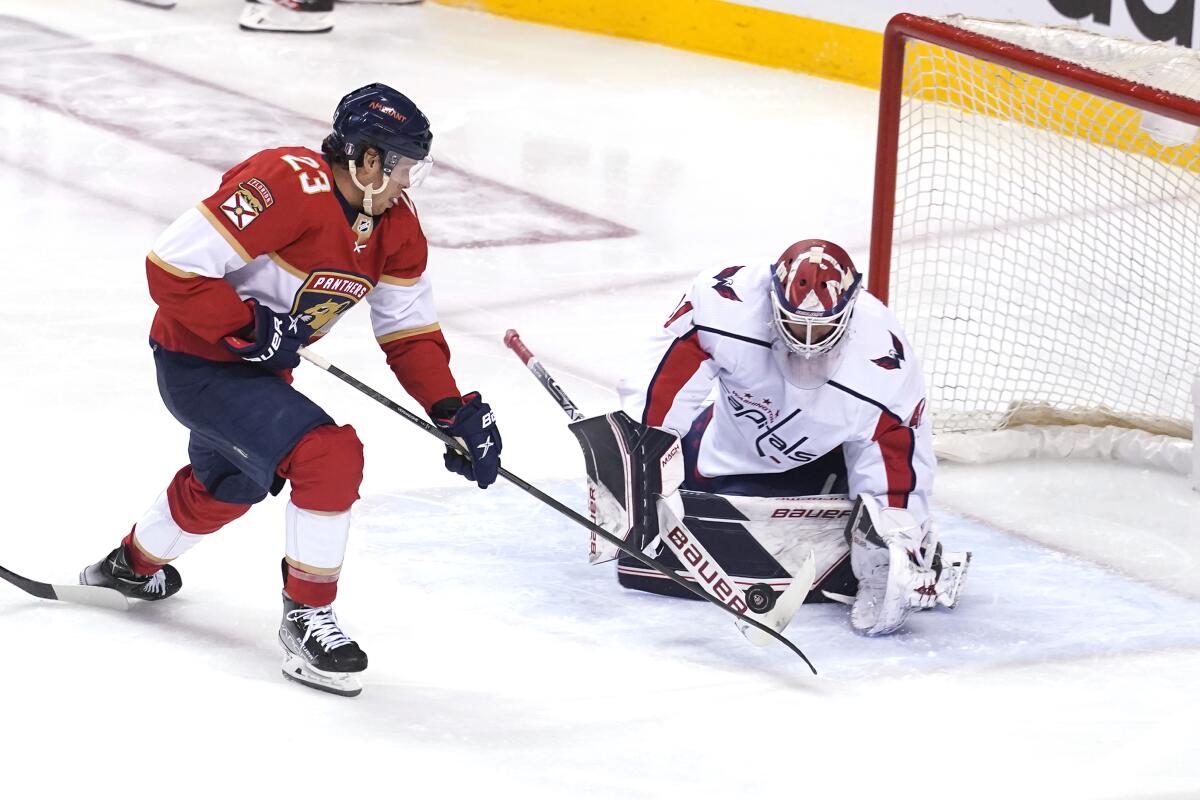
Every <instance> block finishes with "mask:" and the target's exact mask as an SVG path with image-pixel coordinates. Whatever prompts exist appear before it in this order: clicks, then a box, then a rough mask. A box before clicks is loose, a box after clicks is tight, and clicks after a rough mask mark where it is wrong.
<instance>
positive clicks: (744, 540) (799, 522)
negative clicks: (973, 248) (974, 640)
mask: <svg viewBox="0 0 1200 800" xmlns="http://www.w3.org/2000/svg"><path fill="white" fill-rule="evenodd" d="M861 283H862V278H861V275H860V273H859V272H858V270H857V269H856V268H855V267H854V264H853V263H852V262H851V259H850V257H849V256H848V255H847V254H846V252H845V251H844V250H843V249H842V248H841V247H839V246H838V245H836V244H834V243H832V242H828V241H825V240H821V239H808V240H804V241H800V242H797V243H795V244H793V245H792V246H791V247H789V248H788V249H787V250H786V251H785V252H784V253H783V255H782V256H780V258H779V260H778V261H777V262H776V263H775V264H773V265H771V266H770V267H765V266H758V267H728V268H725V269H722V270H720V271H713V270H706V271H704V272H702V273H701V274H700V275H699V277H698V278H697V279H696V280H695V281H694V282H693V284H692V285H691V288H690V289H689V290H688V291H687V293H686V294H685V295H684V297H683V299H682V300H681V301H680V303H679V305H678V306H677V307H676V308H675V310H674V311H673V312H672V313H671V314H670V316H669V317H668V318H667V320H666V323H665V324H664V325H663V326H662V328H661V329H660V330H659V331H658V333H657V335H656V337H655V339H654V343H653V348H652V349H653V353H652V355H651V358H649V359H648V361H647V364H646V366H645V369H644V371H643V372H642V373H641V374H639V375H636V376H631V377H630V378H627V379H626V380H625V381H623V382H622V387H621V395H622V404H623V410H624V412H625V413H626V414H627V415H628V416H629V417H630V418H631V421H632V422H634V423H640V424H641V426H651V427H653V428H660V429H665V430H666V431H667V432H669V433H671V434H674V435H675V436H678V437H681V438H682V454H683V464H684V471H683V474H682V476H681V477H682V486H681V487H680V488H681V492H680V494H681V495H682V498H681V499H682V502H681V503H679V502H674V503H670V502H668V503H664V504H662V505H667V506H672V507H673V508H675V510H676V511H677V512H678V511H679V509H680V507H682V513H677V514H670V513H668V515H667V516H666V517H665V518H663V524H661V525H658V526H656V525H655V524H654V522H653V521H650V522H649V523H648V524H646V525H643V526H642V528H641V530H640V533H641V536H642V538H644V539H647V541H641V542H636V544H638V545H639V546H640V547H643V548H645V549H647V550H648V551H650V552H655V551H656V552H657V553H658V554H659V555H660V556H661V557H662V559H663V560H664V561H668V560H671V556H674V557H675V561H673V562H672V563H678V565H679V567H680V569H681V570H682V572H684V573H687V574H689V575H690V576H691V577H692V578H693V580H696V581H697V583H701V584H703V583H704V575H703V574H702V573H703V570H697V569H694V568H693V569H688V567H689V566H694V565H689V563H688V561H689V560H693V559H692V552H691V551H688V552H685V551H686V547H683V548H680V547H676V546H674V545H673V544H672V542H670V541H668V539H669V538H670V537H669V536H668V535H667V534H668V531H670V532H671V533H674V534H676V535H675V538H676V539H677V540H678V541H679V542H682V541H684V540H685V539H686V541H687V543H688V545H689V546H690V545H692V544H694V546H695V547H696V548H698V552H702V553H704V555H705V556H707V557H708V558H710V559H711V561H712V562H714V563H715V564H717V565H719V567H720V568H722V569H723V571H724V572H725V573H726V574H727V575H728V576H729V578H730V580H731V581H732V582H733V583H735V584H737V586H738V587H739V588H740V590H741V591H742V592H743V594H744V596H745V597H746V598H747V602H748V605H749V608H750V609H752V610H754V609H755V608H756V606H758V607H764V606H765V607H767V608H769V607H770V606H772V605H774V601H775V600H777V599H778V597H779V595H780V594H781V593H782V592H783V591H785V590H786V589H788V588H790V581H791V579H792V578H797V580H798V579H799V577H798V576H800V575H801V574H802V572H801V565H802V564H803V563H804V561H805V560H806V558H807V556H809V555H811V556H813V559H814V560H815V581H814V582H813V585H805V586H802V587H797V591H799V593H800V595H801V596H800V599H801V600H802V599H804V595H807V596H808V600H809V601H810V602H819V601H824V600H828V599H835V600H842V601H843V602H849V603H852V605H853V608H852V612H851V622H852V624H853V626H854V628H855V629H856V630H857V631H859V632H861V633H865V634H871V635H873V634H880V633H890V632H892V631H894V630H896V629H898V628H899V627H900V626H901V625H902V624H903V623H904V621H905V619H906V618H907V617H908V615H909V613H910V612H911V611H912V610H915V609H923V608H932V607H934V606H936V605H937V604H938V603H939V601H940V603H941V604H942V605H943V606H949V607H953V605H954V603H955V602H956V601H957V596H958V590H959V588H960V587H961V581H962V577H963V574H964V572H965V568H966V565H967V563H968V561H969V557H970V556H969V554H966V553H954V554H951V553H943V552H942V549H941V546H940V544H939V543H938V541H937V538H936V536H935V534H934V532H933V526H932V524H931V521H930V511H929V498H930V492H931V490H932V484H933V477H934V471H935V460H934V455H933V445H932V432H931V425H930V423H929V421H928V420H927V418H926V414H925V381H924V378H923V376H922V374H921V368H920V365H919V364H918V363H917V359H916V356H915V353H914V351H913V348H912V346H911V345H910V344H909V342H908V340H907V338H906V336H905V334H904V330H903V329H902V328H901V326H900V323H899V321H898V320H897V319H896V317H895V316H894V315H893V314H892V313H891V311H890V310H888V309H887V308H886V307H885V306H884V305H883V304H882V303H880V302H879V301H878V300H877V299H876V298H875V297H873V296H871V295H870V294H869V293H867V292H866V290H865V289H863V288H862V286H861ZM610 416H611V415H610ZM641 426H639V427H641ZM652 455H653V454H651V456H652ZM652 467H653V465H652ZM650 471H651V472H653V468H651V469H650ZM592 477H593V476H592V474H591V470H589V479H590V480H591V482H592V483H595V481H594V480H592ZM639 477H640V483H641V484H645V483H646V481H645V480H644V475H643V476H638V475H634V476H633V477H632V479H631V481H630V483H631V485H633V486H634V487H635V488H636V486H637V485H638V483H639ZM651 483H653V481H651ZM675 483H676V481H674V480H671V479H670V478H669V477H664V478H663V479H662V481H661V485H660V486H658V490H657V492H654V486H651V489H650V490H651V491H652V492H654V493H657V494H660V495H661V496H662V497H664V498H670V497H671V495H672V490H673V489H674V488H675V486H674V484H675ZM759 498H771V499H770V500H767V501H764V500H761V499H759ZM852 502H853V504H854V505H853V507H852V506H851V503H852ZM631 505H636V503H633V504H631ZM661 513H663V512H661V511H660V514H661ZM633 516H635V515H630V520H631V522H632V521H634V520H633ZM676 523H678V527H675V524H676ZM630 527H634V528H636V527H638V526H637V525H636V524H635V525H631V526H630ZM635 532H637V531H635ZM622 533H628V531H622ZM655 536H657V537H658V540H657V541H654V540H653V537H655ZM618 577H619V579H620V581H621V583H622V584H623V585H625V586H629V587H631V588H636V589H642V590H645V591H651V592H656V593H661V594H672V595H676V594H681V592H680V591H679V590H678V589H677V587H676V586H675V585H674V584H673V583H671V582H669V581H666V580H661V579H659V578H657V577H656V576H655V575H654V574H652V573H650V572H649V571H646V570H642V569H640V568H639V565H638V564H637V563H636V562H634V561H633V560H632V559H622V560H621V562H619V566H618ZM810 589H811V590H812V591H811V592H810ZM754 592H757V593H758V595H759V596H757V597H756V596H755V594H754ZM793 594H794V593H793ZM762 595H765V599H764V597H763V596H762ZM796 605H798V601H797V603H796ZM786 623H787V620H786V619H785V620H782V624H783V625H786ZM776 627H777V628H778V627H780V625H776Z"/></svg>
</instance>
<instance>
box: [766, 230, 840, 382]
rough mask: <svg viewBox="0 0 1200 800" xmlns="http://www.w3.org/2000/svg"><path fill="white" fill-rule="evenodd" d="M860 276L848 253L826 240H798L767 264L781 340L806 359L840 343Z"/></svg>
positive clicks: (772, 301)
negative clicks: (769, 270) (771, 263)
mask: <svg viewBox="0 0 1200 800" xmlns="http://www.w3.org/2000/svg"><path fill="white" fill-rule="evenodd" d="M861 283H862V275H860V274H859V272H858V270H857V269H855V268H854V263H853V262H852V261H851V260H850V256H848V255H847V254H846V251H845V250H843V249H842V248H840V247H838V246H837V245H836V244H834V243H833V242H827V241H825V240H824V239H805V240H803V241H799V242H796V243H795V244H793V245H792V246H791V247H789V248H788V249H787V250H784V251H783V255H781V256H780V257H779V260H778V261H776V262H775V263H774V264H773V265H772V266H771V307H772V309H773V311H774V314H773V320H772V321H773V322H774V324H775V330H776V331H777V332H778V334H779V338H780V340H781V341H782V342H783V344H784V345H785V346H786V347H787V349H788V350H789V351H791V352H792V353H795V354H797V355H800V356H803V357H804V358H812V357H813V356H819V355H824V354H826V353H828V352H829V351H831V350H832V349H833V348H834V346H835V345H836V344H837V343H838V342H839V341H841V339H842V337H843V336H844V335H845V333H846V328H847V326H848V325H849V324H850V314H851V312H852V311H853V310H854V302H855V300H857V299H858V292H859V285H860V284H861Z"/></svg>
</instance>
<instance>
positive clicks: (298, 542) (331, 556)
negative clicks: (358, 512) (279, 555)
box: [284, 500, 350, 576]
mask: <svg viewBox="0 0 1200 800" xmlns="http://www.w3.org/2000/svg"><path fill="white" fill-rule="evenodd" d="M349 536H350V512H349V511H336V512H328V511H308V510H307V509H303V508H300V507H298V506H296V505H295V504H294V503H292V501H290V500H289V501H288V504H287V544H286V546H285V548H284V552H285V553H286V554H287V560H288V563H290V564H291V565H292V566H293V567H296V568H298V569H301V570H303V571H304V572H308V573H311V574H314V575H333V576H336V575H337V574H338V571H339V570H340V569H341V567H342V560H343V559H344V558H345V556H346V540H347V539H348V538H349Z"/></svg>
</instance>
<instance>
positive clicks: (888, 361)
mask: <svg viewBox="0 0 1200 800" xmlns="http://www.w3.org/2000/svg"><path fill="white" fill-rule="evenodd" d="M889 333H890V331H889ZM871 361H872V362H873V363H874V364H875V366H877V367H883V368H884V369H900V365H901V363H902V362H903V361H904V345H902V344H900V339H899V338H898V337H897V336H896V334H894V333H893V334H892V351H891V352H890V353H888V354H887V355H886V356H880V357H879V358H872V359H871Z"/></svg>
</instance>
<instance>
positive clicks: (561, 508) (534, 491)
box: [299, 347, 817, 675]
mask: <svg viewBox="0 0 1200 800" xmlns="http://www.w3.org/2000/svg"><path fill="white" fill-rule="evenodd" d="M299 353H300V356H301V357H302V358H304V360H305V361H308V362H309V363H310V364H312V365H314V366H316V367H318V368H319V369H322V370H324V371H325V372H328V373H329V374H330V375H332V376H333V377H335V378H337V379H338V380H340V381H342V382H344V383H347V384H349V385H350V386H353V387H354V388H355V389H357V390H358V391H360V392H362V393H363V394H365V395H366V396H367V397H370V398H371V399H372V400H375V401H376V402H378V403H379V404H381V405H384V406H386V407H387V408H389V409H391V410H392V411H395V412H396V413H397V414H399V415H400V416H402V417H404V418H405V419H406V420H408V421H409V422H411V423H412V424H414V425H416V426H417V427H418V428H420V429H421V430H423V431H425V432H426V433H428V434H429V435H431V436H434V437H436V438H437V440H438V441H440V442H441V443H442V444H444V445H446V446H447V447H450V448H452V449H454V450H455V451H457V452H459V453H461V454H463V455H464V456H466V457H467V458H470V454H469V453H467V452H466V451H465V450H464V449H463V446H462V444H460V443H459V441H458V440H457V439H455V438H454V437H452V436H450V435H448V434H447V433H445V432H444V431H442V430H441V429H440V428H438V427H437V426H436V425H434V424H433V423H432V422H427V421H426V420H424V419H421V417H419V416H417V415H416V414H414V413H413V412H411V411H409V410H408V409H407V408H405V407H404V406H402V405H400V404H399V403H397V402H395V401H394V400H392V399H390V398H388V397H387V396H386V395H383V394H381V393H379V392H377V391H375V390H374V389H372V388H371V387H370V386H367V385H366V384H365V383H363V382H362V381H360V380H358V379H357V378H355V377H354V376H353V375H350V374H348V373H346V372H344V371H342V370H341V369H339V368H338V367H336V366H334V365H333V364H332V363H330V362H329V361H328V360H327V359H325V358H323V357H322V356H319V355H317V354H316V353H314V352H312V351H311V350H309V349H308V348H307V347H301V348H300V350H299ZM500 475H501V476H503V477H504V478H505V479H507V480H508V481H509V482H510V483H512V484H514V485H516V486H517V487H518V488H519V489H522V490H524V491H525V492H526V493H528V494H531V495H533V496H534V497H536V498H537V499H538V500H541V501H542V502H543V503H545V504H546V505H548V506H550V507H551V508H553V509H554V510H555V511H557V512H559V513H560V514H562V515H563V516H565V517H567V518H568V519H570V520H571V521H572V522H575V523H578V524H579V525H581V526H583V527H584V528H587V529H588V530H589V531H591V532H592V533H594V534H596V535H597V536H600V537H601V538H603V539H605V540H606V541H608V542H609V543H611V544H613V545H614V546H616V547H618V548H620V549H621V550H622V551H623V552H625V553H626V554H627V555H629V556H630V557H631V558H633V559H635V560H636V561H638V562H640V563H641V564H643V565H644V566H647V567H649V568H650V569H653V570H655V571H656V572H661V573H662V574H663V575H664V576H666V577H667V578H669V579H670V580H672V581H674V582H675V583H676V584H678V585H680V586H682V587H683V588H684V589H687V590H688V591H689V592H691V593H692V594H694V595H696V596H697V597H699V598H700V599H702V600H707V601H708V602H710V603H712V604H713V605H715V606H717V607H718V608H720V609H721V610H722V611H725V612H726V613H728V614H731V615H732V616H734V617H736V618H737V619H738V620H741V621H742V622H744V623H745V624H747V625H749V626H750V627H752V628H757V629H759V630H761V631H762V632H763V633H765V634H767V635H768V636H770V637H771V638H773V639H777V640H778V641H779V642H780V643H781V644H783V645H784V646H785V647H787V648H788V649H789V650H791V651H792V652H793V653H795V654H796V655H797V656H799V657H800V658H801V660H803V661H804V663H805V664H807V665H808V668H809V669H810V670H812V673H813V674H814V675H816V674H817V668H816V667H814V666H813V665H812V662H811V661H809V660H808V656H806V655H804V653H803V652H802V651H801V650H800V648H799V647H797V646H796V645H794V644H792V642H791V640H789V639H788V638H787V637H785V636H783V635H781V634H780V633H779V632H778V631H774V630H772V629H771V628H769V627H767V626H766V625H763V624H762V623H761V622H759V621H758V620H754V619H750V618H749V617H747V616H746V615H745V614H742V613H740V612H738V611H736V610H734V609H732V608H730V607H729V606H727V605H725V604H724V603H722V602H721V601H719V600H717V599H716V598H714V597H712V596H711V595H708V594H706V593H705V592H704V591H703V590H702V589H700V588H697V587H695V586H692V585H691V584H689V583H688V582H687V581H685V580H684V579H683V578H680V577H679V576H678V575H676V574H675V571H674V570H672V569H670V568H668V567H664V566H663V565H662V564H661V563H659V562H658V561H655V560H654V559H653V558H650V557H649V556H646V555H643V554H642V553H641V552H639V551H638V550H637V549H635V548H631V547H629V546H628V545H626V544H625V543H624V542H622V541H621V540H620V539H618V538H617V537H615V536H613V535H612V534H611V533H609V532H608V531H606V530H604V529H603V528H601V527H600V526H599V525H597V524H595V523H594V522H592V521H591V520H590V519H588V518H587V517H584V516H582V515H581V514H579V513H578V512H576V511H574V510H573V509H571V508H569V507H568V506H566V505H564V504H563V503H561V502H559V501H558V500H555V499H554V498H553V497H551V496H550V495H548V494H546V493H545V492H543V491H542V490H541V489H538V488H537V487H536V486H534V485H532V484H530V483H528V482H526V481H525V480H524V479H522V478H520V477H518V476H517V475H514V474H513V473H511V472H509V471H508V470H506V469H504V467H500Z"/></svg>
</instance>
